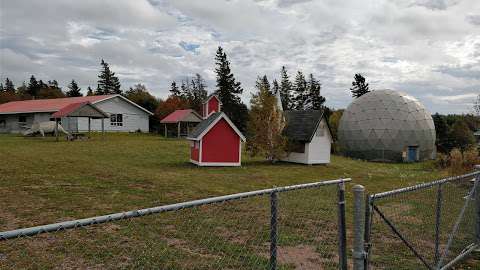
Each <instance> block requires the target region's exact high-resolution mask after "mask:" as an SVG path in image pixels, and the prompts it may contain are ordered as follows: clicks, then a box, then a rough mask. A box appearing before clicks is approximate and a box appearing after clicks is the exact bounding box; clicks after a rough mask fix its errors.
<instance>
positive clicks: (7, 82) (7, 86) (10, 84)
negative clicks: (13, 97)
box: [3, 78, 15, 93]
mask: <svg viewBox="0 0 480 270" xmlns="http://www.w3.org/2000/svg"><path fill="white" fill-rule="evenodd" d="M3 90H4V91H6V92H9V93H15V85H13V82H12V81H11V80H10V79H8V78H6V79H5V87H4V88H3Z"/></svg>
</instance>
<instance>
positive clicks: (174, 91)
mask: <svg viewBox="0 0 480 270" xmlns="http://www.w3.org/2000/svg"><path fill="white" fill-rule="evenodd" d="M170 95H172V96H174V97H179V96H181V94H180V90H179V89H178V86H177V83H176V82H175V81H172V84H171V86H170Z"/></svg>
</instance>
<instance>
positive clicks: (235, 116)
mask: <svg viewBox="0 0 480 270" xmlns="http://www.w3.org/2000/svg"><path fill="white" fill-rule="evenodd" d="M215 64H216V68H215V73H216V74H217V90H216V94H217V95H218V97H219V98H220V100H221V101H222V111H223V112H225V114H227V115H228V117H229V118H230V119H231V120H232V122H233V123H234V124H235V125H236V126H237V127H238V129H240V130H241V131H245V129H246V123H247V118H248V115H247V113H248V109H247V106H246V105H245V104H243V103H242V101H241V99H240V95H241V94H242V92H243V89H242V87H241V84H240V82H237V81H235V77H234V75H233V73H232V72H231V70H230V62H229V61H228V60H227V54H226V53H225V52H224V51H223V49H222V47H218V50H217V54H216V56H215Z"/></svg>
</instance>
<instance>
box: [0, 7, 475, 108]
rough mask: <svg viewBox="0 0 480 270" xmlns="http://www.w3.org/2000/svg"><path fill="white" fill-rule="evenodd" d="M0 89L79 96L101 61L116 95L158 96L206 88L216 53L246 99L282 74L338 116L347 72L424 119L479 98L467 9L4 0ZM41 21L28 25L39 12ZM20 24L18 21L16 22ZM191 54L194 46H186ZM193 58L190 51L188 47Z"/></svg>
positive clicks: (0, 12)
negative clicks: (418, 108)
mask: <svg viewBox="0 0 480 270" xmlns="http://www.w3.org/2000/svg"><path fill="white" fill-rule="evenodd" d="M1 5H2V6H1V9H0V20H1V23H0V34H1V35H0V49H1V51H0V57H1V58H0V79H4V78H5V77H7V76H8V77H10V78H12V79H13V80H14V81H15V83H16V84H17V85H18V84H19V83H21V82H22V81H23V80H27V79H28V77H29V76H30V74H35V75H37V77H39V78H41V79H44V80H48V79H57V80H59V82H60V83H61V84H63V85H66V84H67V83H68V82H69V81H70V80H71V79H76V80H78V81H79V83H80V85H81V86H82V87H83V88H84V89H85V88H86V87H87V86H88V85H91V86H92V87H93V86H95V85H96V79H97V78H96V76H97V72H98V69H99V61H100V59H101V58H104V59H105V60H106V61H107V62H109V63H110V64H111V65H112V69H113V70H114V71H115V72H117V74H118V75H119V77H120V80H121V82H122V84H123V86H124V88H128V87H129V86H131V85H132V84H134V83H137V82H143V83H145V84H146V85H147V86H148V87H149V88H150V89H151V90H152V91H153V92H154V93H155V94H156V95H158V96H160V97H165V96H166V95H167V94H168V87H169V85H170V83H171V80H174V79H175V80H180V79H182V78H184V77H185V76H189V75H190V76H191V75H193V74H194V73H200V74H202V75H203V76H204V77H205V78H206V79H207V83H208V85H209V88H210V90H212V89H213V88H214V85H215V76H214V72H213V70H214V55H215V51H216V49H217V47H218V46H219V45H221V46H222V47H224V48H225V51H226V52H227V54H228V56H229V57H230V60H231V65H232V70H233V72H234V73H235V75H236V76H237V79H238V80H239V81H241V82H242V85H243V86H244V89H245V94H244V95H243V100H244V101H248V99H249V97H250V92H251V90H252V89H253V86H254V82H255V79H256V77H257V76H258V75H263V74H266V75H267V76H268V77H269V78H273V77H277V78H278V76H279V71H280V68H281V66H283V65H285V66H287V68H288V69H289V70H290V73H291V76H294V73H295V72H296V70H298V69H301V70H303V71H304V72H305V73H314V74H315V75H316V76H317V77H319V78H320V79H321V82H322V84H323V89H324V90H323V94H324V95H325V96H326V97H327V100H328V101H327V103H328V105H330V106H334V107H337V108H338V107H345V106H346V105H348V103H349V102H350V101H351V97H350V93H349V91H348V88H349V87H350V84H351V81H352V78H353V74H354V73H357V72H361V73H362V74H364V75H366V77H367V80H368V81H369V82H370V84H371V87H372V88H376V89H381V88H393V89H399V90H403V91H406V92H408V93H410V94H412V95H414V96H416V97H418V98H419V99H420V100H421V101H422V102H424V103H425V104H426V106H427V107H428V108H429V109H430V110H431V111H433V112H435V111H440V112H453V111H454V112H466V111H469V110H470V107H468V106H469V105H466V104H467V103H464V102H463V101H462V100H463V99H459V100H457V101H458V102H457V101H455V102H457V103H455V107H453V106H452V104H453V103H451V102H453V101H452V100H448V98H445V100H444V99H442V98H439V97H455V96H459V97H464V96H471V95H474V94H476V93H478V92H479V91H480V90H479V89H480V78H479V77H478V76H477V75H478V74H479V72H480V71H479V69H478V66H479V64H480V27H478V24H476V23H475V22H476V18H477V16H478V14H480V2H479V1H476V0H465V1H449V0H410V1H400V0H396V1H388V0H380V1H378V0H366V1H355V0H349V1H341V2H339V1H335V0H327V1H308V0H256V1H254V0H229V1H225V0H208V1H186V0H175V1H174V0H171V1H168V0H150V1H146V0H139V1H129V0H121V1H113V0H109V1H95V0H86V1H74V0H68V1H64V0H51V1H25V0H17V1H3V2H2V3H1ZM40 13H41V14H42V16H38V14H40ZM18 18H22V19H21V20H19V19H18ZM191 46H193V47H191ZM192 48H194V49H192Z"/></svg>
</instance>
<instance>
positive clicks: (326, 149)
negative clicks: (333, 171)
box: [305, 119, 332, 164]
mask: <svg viewBox="0 0 480 270" xmlns="http://www.w3.org/2000/svg"><path fill="white" fill-rule="evenodd" d="M322 126H323V136H317V133H316V134H315V135H314V136H313V139H312V141H311V142H310V143H308V144H306V145H305V150H306V151H305V152H307V153H308V164H328V163H330V151H331V146H332V136H331V134H330V132H329V130H328V127H327V124H326V122H325V119H322V122H320V125H319V126H318V129H321V128H322ZM317 131H318V130H317ZM307 149H308V150H307Z"/></svg>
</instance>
